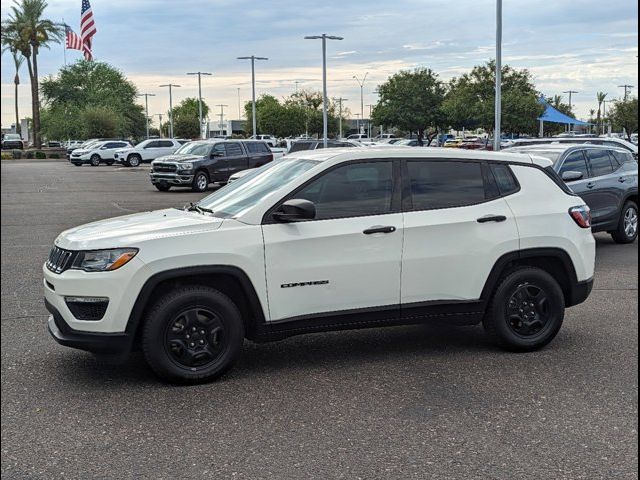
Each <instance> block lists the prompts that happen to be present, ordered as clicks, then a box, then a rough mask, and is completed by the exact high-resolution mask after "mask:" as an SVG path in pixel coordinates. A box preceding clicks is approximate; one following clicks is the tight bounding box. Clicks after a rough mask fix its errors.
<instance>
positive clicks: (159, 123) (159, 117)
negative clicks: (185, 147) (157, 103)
mask: <svg viewBox="0 0 640 480" xmlns="http://www.w3.org/2000/svg"><path fill="white" fill-rule="evenodd" d="M155 116H157V117H158V130H159V131H160V138H162V114H161V113H156V114H155V115H154V117H155Z"/></svg>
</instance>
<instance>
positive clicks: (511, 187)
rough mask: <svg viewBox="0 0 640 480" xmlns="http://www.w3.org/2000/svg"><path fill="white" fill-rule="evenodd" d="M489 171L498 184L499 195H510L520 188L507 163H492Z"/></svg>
mask: <svg viewBox="0 0 640 480" xmlns="http://www.w3.org/2000/svg"><path fill="white" fill-rule="evenodd" d="M491 171H492V172H493V176H494V178H495V179H496V183H497V184H498V190H500V195H502V196H505V195H511V194H512V193H515V192H517V191H518V190H519V189H520V186H519V185H518V181H517V180H516V177H515V176H514V175H513V172H512V171H511V169H510V168H509V166H508V165H498V164H492V165H491Z"/></svg>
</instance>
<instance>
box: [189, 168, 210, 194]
mask: <svg viewBox="0 0 640 480" xmlns="http://www.w3.org/2000/svg"><path fill="white" fill-rule="evenodd" d="M202 175H204V176H205V178H206V179H207V185H206V186H205V187H204V188H200V187H199V186H198V177H200V176H202ZM192 188H193V190H194V191H195V192H206V191H207V189H208V188H209V175H207V174H206V172H203V171H202V170H201V171H199V172H196V174H195V175H194V176H193V184H192Z"/></svg>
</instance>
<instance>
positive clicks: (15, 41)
mask: <svg viewBox="0 0 640 480" xmlns="http://www.w3.org/2000/svg"><path fill="white" fill-rule="evenodd" d="M46 8H47V2H46V1H44V0H20V1H18V0H14V5H13V6H12V7H11V13H10V14H9V16H8V17H7V19H6V20H5V21H3V22H2V37H3V38H2V42H3V45H7V46H9V45H10V46H9V48H11V49H13V50H15V51H16V52H20V53H21V54H22V56H23V57H24V58H25V59H26V60H27V67H28V70H29V79H30V80H31V110H32V115H31V116H32V119H33V143H34V145H35V146H36V148H39V147H40V145H41V142H40V92H39V85H38V53H39V51H40V49H41V48H49V46H50V44H51V43H60V41H61V40H62V38H63V37H64V26H63V25H62V24H59V23H55V22H53V21H51V20H48V19H45V18H42V16H43V14H44V10H45V9H46ZM5 37H6V39H7V40H5Z"/></svg>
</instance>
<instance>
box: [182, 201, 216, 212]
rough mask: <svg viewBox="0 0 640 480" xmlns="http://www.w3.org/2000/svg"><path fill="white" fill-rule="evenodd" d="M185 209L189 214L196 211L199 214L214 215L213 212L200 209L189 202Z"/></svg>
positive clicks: (208, 209) (203, 208) (195, 204)
mask: <svg viewBox="0 0 640 480" xmlns="http://www.w3.org/2000/svg"><path fill="white" fill-rule="evenodd" d="M186 209H187V210H188V211H190V212H193V211H196V212H199V213H214V212H213V210H211V209H210V208H207V207H201V206H200V205H198V204H197V203H193V202H190V203H189V205H188V206H187V207H186Z"/></svg>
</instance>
